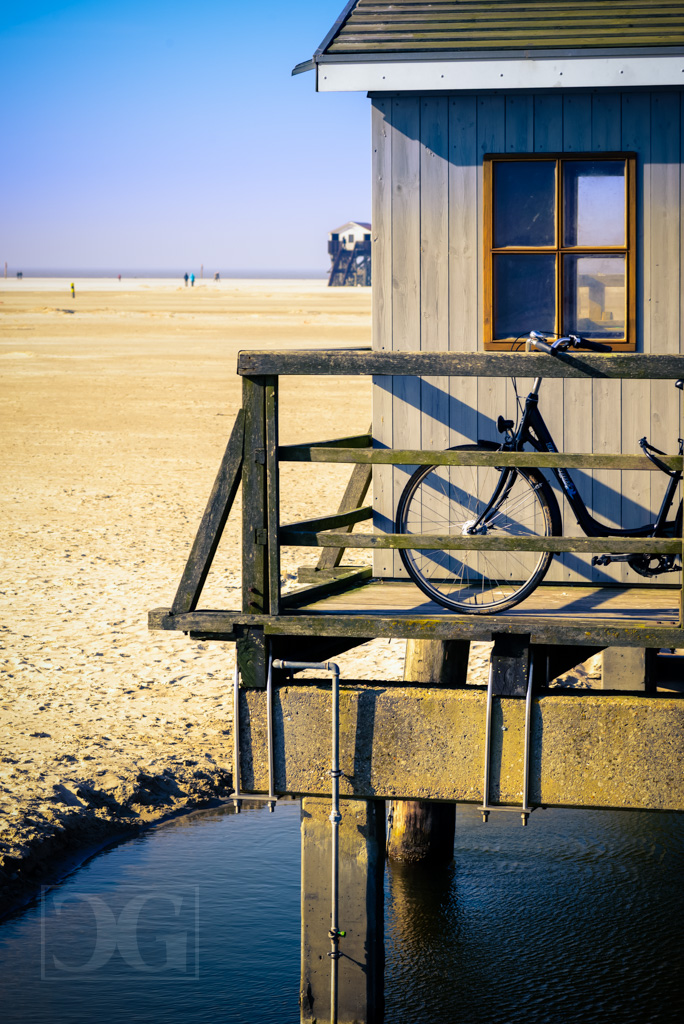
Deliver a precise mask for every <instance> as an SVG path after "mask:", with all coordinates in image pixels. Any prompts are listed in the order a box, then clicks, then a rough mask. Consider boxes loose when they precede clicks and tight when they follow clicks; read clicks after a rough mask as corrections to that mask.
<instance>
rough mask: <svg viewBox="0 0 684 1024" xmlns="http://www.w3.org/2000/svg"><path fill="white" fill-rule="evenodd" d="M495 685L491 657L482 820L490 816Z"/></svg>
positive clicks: (486, 717)
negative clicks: (490, 761)
mask: <svg viewBox="0 0 684 1024" xmlns="http://www.w3.org/2000/svg"><path fill="white" fill-rule="evenodd" d="M493 686H494V666H493V664H492V661H491V659H490V661H489V680H488V682H487V709H486V712H485V744H484V746H485V751H484V783H483V785H482V788H483V790H484V792H483V794H482V807H480V810H481V811H482V820H483V821H484V822H486V821H487V819H488V817H489V811H490V806H489V747H490V741H491V735H492V690H493Z"/></svg>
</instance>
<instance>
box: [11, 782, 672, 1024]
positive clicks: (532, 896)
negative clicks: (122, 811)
mask: <svg viewBox="0 0 684 1024" xmlns="http://www.w3.org/2000/svg"><path fill="white" fill-rule="evenodd" d="M342 812H343V813H344V804H343V806H342ZM299 872H300V833H299V804H298V803H297V802H294V801H291V802H285V803H282V804H279V805H278V807H277V809H276V812H275V814H269V813H268V811H267V810H266V809H265V808H260V809H249V810H247V809H246V810H245V811H243V813H242V814H239V815H236V814H234V813H233V809H232V807H226V808H221V809H220V810H213V811H207V812H203V813H197V814H194V815H191V816H189V817H185V818H179V819H176V820H175V821H173V822H171V823H168V824H167V825H164V826H163V827H159V828H157V829H154V830H152V831H150V832H148V833H146V834H144V835H142V836H140V837H139V838H137V839H135V840H133V841H131V842H127V843H124V844H122V845H119V846H116V847H113V848H111V849H109V850H106V851H104V852H103V853H100V854H98V855H97V856H96V857H94V858H93V859H92V860H91V861H89V862H88V863H87V864H85V865H84V866H82V867H81V868H80V869H79V870H78V871H76V872H75V873H74V874H73V875H71V876H70V877H69V878H67V879H66V880H65V881H64V882H63V883H61V884H60V885H59V886H57V887H55V888H53V889H51V890H50V891H48V892H46V893H45V894H44V895H43V897H42V898H41V899H40V900H38V901H36V903H35V904H33V905H32V906H30V907H27V908H26V909H25V910H24V911H22V912H21V913H20V914H17V915H15V916H14V917H12V918H10V919H8V920H6V921H5V922H3V923H2V924H0V1019H1V1020H2V1021H3V1024H38V1022H40V1024H45V1022H46V1021H48V1022H50V1024H82V1022H83V1024H85V1022H89V1024H90V1022H91V1021H97V1022H99V1024H110V1022H111V1024H114V1022H117V1024H119V1022H121V1021H125V1022H127V1024H137V1022H146V1024H147V1022H155V1024H181V1022H182V1024H196V1022H197V1024H199V1022H209V1021H211V1022H212V1024H213V1022H216V1021H222V1022H226V1024H247V1022H249V1024H255V1022H258V1024H270V1022H273V1024H276V1022H277V1024H287V1022H293V1024H296V1022H298V1021H299V1007H298V992H299V969H300V964H299V943H300V902H299ZM683 925H684V816H679V815H676V814H666V813H654V812H631V813H630V812H609V811H569V810H546V811H536V812H535V813H534V814H533V815H532V817H531V818H530V824H529V826H528V828H527V829H522V828H521V827H520V824H519V819H518V818H517V816H516V815H508V814H493V815H492V816H491V818H490V821H489V823H488V824H487V825H483V824H482V822H481V818H480V816H479V814H478V813H477V811H476V810H475V809H474V808H472V807H469V806H462V805H460V806H459V808H458V812H457V825H456V842H455V849H454V861H453V863H452V865H451V866H449V867H447V868H444V869H441V870H436V869H434V868H431V869H429V870H424V869H407V868H402V867H399V866H397V865H390V866H388V867H387V869H386V872H385V956H386V962H385V1018H384V1019H385V1021H386V1022H387V1024H414V1022H415V1024H418V1022H421V1024H423V1022H425V1021H430V1022H431V1024H442V1022H443V1024H454V1022H458V1024H494V1022H497V1024H498V1022H501V1024H517V1022H521V1024H522V1022H523V1021H524V1022H526V1024H546V1022H549V1024H551V1022H553V1024H555V1022H558V1024H604V1022H605V1024H609V1022H610V1024H614V1022H616V1021H619V1022H620V1024H659V1022H668V1024H669V1022H674V1021H677V1022H679V1020H681V1017H682V1006H684V1001H683V1000H684V957H683V953H682V946H681V936H682V926H683ZM322 948H323V950H325V949H327V948H328V947H327V945H326V944H325V942H324V943H323V947H322ZM323 955H324V954H323Z"/></svg>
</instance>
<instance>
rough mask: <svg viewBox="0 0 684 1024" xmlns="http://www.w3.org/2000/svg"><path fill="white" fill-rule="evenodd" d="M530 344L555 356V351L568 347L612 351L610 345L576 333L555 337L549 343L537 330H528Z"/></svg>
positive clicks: (593, 350) (564, 350)
mask: <svg viewBox="0 0 684 1024" xmlns="http://www.w3.org/2000/svg"><path fill="white" fill-rule="evenodd" d="M529 340H530V344H531V345H533V346H534V348H536V349H538V351H539V352H546V354H547V355H550V356H555V355H556V353H557V352H567V350H568V349H569V348H584V349H589V350H590V351H591V352H612V351H613V350H612V348H611V347H610V345H603V344H601V342H600V341H590V340H589V339H588V338H580V337H578V336H577V335H576V334H569V335H567V337H563V338H557V339H556V340H555V341H554V342H553V343H552V344H551V345H549V343H548V341H547V340H546V338H545V337H544V335H543V334H540V333H539V331H530V337H529Z"/></svg>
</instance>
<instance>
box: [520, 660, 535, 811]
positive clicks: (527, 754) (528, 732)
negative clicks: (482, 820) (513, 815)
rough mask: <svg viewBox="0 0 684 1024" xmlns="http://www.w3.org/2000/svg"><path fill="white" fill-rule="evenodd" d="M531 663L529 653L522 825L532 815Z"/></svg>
mask: <svg viewBox="0 0 684 1024" xmlns="http://www.w3.org/2000/svg"><path fill="white" fill-rule="evenodd" d="M532 661H533V656H532V652H531V651H530V671H529V674H528V677H527V696H526V697H525V747H524V754H523V801H522V810H521V812H520V817H521V818H522V823H523V825H527V819H528V818H529V816H530V814H531V813H532V809H531V808H530V807H528V806H527V792H528V785H529V774H530V735H531V733H532Z"/></svg>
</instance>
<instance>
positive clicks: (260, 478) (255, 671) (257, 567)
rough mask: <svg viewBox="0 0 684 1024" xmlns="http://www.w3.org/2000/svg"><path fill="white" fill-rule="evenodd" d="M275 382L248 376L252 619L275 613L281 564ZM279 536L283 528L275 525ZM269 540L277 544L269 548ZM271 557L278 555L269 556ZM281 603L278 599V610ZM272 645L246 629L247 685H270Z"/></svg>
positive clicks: (247, 551) (245, 506)
mask: <svg viewBox="0 0 684 1024" xmlns="http://www.w3.org/2000/svg"><path fill="white" fill-rule="evenodd" d="M275 380H276V378H273V377H244V378H243V382H242V405H243V409H244V412H245V441H244V460H243V469H242V610H243V612H244V613H245V614H248V615H268V614H269V613H270V612H272V609H271V597H272V596H273V592H274V590H275V591H276V592H277V587H275V588H274V582H273V558H275V564H276V566H277V565H278V554H277V550H278V545H277V541H276V543H275V544H274V543H273V538H272V534H273V529H274V527H273V525H272V523H271V524H269V518H271V519H272V516H271V517H269V512H270V511H271V506H272V505H273V503H274V502H275V505H276V506H277V493H278V492H277V482H276V485H275V496H274V479H275V480H276V481H277V472H276V474H275V475H274V472H273V466H274V462H275V447H274V445H277V431H275V430H274V423H275V417H276V385H275V384H274V381H275ZM275 530H276V537H277V525H276V526H275ZM269 540H270V541H271V543H270V544H269ZM269 552H275V554H274V555H273V554H271V555H270V556H269ZM277 606H278V601H277V598H276V600H275V607H276V609H277ZM267 646H268V641H267V639H266V637H265V635H264V631H263V629H262V628H261V629H252V628H248V629H245V631H244V633H243V636H242V637H241V639H239V640H238V642H237V657H238V665H239V668H240V673H241V676H242V682H243V685H244V686H247V687H258V688H263V687H265V686H266V675H267V670H268V650H267Z"/></svg>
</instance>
